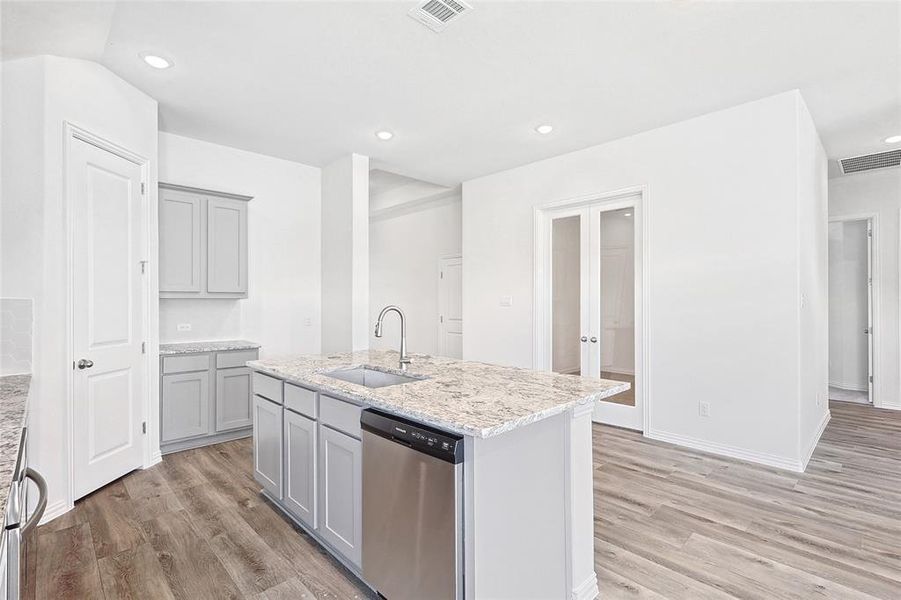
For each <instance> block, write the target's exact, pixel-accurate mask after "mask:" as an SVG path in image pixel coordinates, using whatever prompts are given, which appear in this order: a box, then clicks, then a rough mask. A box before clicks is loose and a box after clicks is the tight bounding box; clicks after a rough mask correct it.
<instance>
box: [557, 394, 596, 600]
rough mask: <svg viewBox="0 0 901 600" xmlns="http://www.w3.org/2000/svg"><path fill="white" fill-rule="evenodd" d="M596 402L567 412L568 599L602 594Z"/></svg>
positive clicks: (589, 598) (578, 599) (590, 598)
mask: <svg viewBox="0 0 901 600" xmlns="http://www.w3.org/2000/svg"><path fill="white" fill-rule="evenodd" d="M593 408H594V403H588V404H584V405H579V406H576V407H575V408H572V409H570V410H568V411H567V413H566V416H567V417H568V418H566V420H565V422H566V429H567V431H566V454H567V457H566V464H567V468H566V478H567V481H566V485H565V489H566V490H567V491H568V497H567V499H566V520H567V524H566V532H567V534H568V535H569V540H568V542H567V547H568V553H567V557H568V559H569V562H568V564H567V567H566V571H567V576H568V578H569V579H568V581H567V586H566V587H567V590H568V592H567V596H566V597H567V598H571V599H572V600H592V599H593V598H596V597H597V596H598V595H599V590H598V579H597V575H596V574H595V572H594V462H593V452H592V443H593V436H592V430H591V415H592V412H593Z"/></svg>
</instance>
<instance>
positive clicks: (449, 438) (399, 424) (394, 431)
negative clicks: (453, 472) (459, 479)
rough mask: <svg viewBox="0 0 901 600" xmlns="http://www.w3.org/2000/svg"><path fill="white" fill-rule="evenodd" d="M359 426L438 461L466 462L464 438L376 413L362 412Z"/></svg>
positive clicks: (407, 420) (374, 411)
mask: <svg viewBox="0 0 901 600" xmlns="http://www.w3.org/2000/svg"><path fill="white" fill-rule="evenodd" d="M360 425H361V426H362V428H363V429H365V430H366V431H369V432H371V433H374V434H376V435H379V436H382V437H384V438H388V439H390V440H393V441H395V442H398V443H401V444H404V445H406V446H410V447H411V448H413V449H415V450H419V451H420V452H424V453H426V454H429V455H431V456H434V457H435V458H440V459H441V460H444V461H447V462H451V463H454V464H456V463H459V462H462V461H463V436H460V435H456V434H453V433H448V432H446V431H439V430H437V429H434V428H432V427H428V426H425V425H422V424H420V423H416V422H414V421H410V420H409V419H405V418H403V417H396V416H394V415H390V414H387V413H383V412H380V411H377V410H373V409H366V410H364V411H363V413H362V416H361V417H360Z"/></svg>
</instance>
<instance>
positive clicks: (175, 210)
mask: <svg viewBox="0 0 901 600" xmlns="http://www.w3.org/2000/svg"><path fill="white" fill-rule="evenodd" d="M201 209H202V201H201V197H200V196H197V195H195V194H189V193H185V192H179V191H176V190H169V189H160V196H159V211H160V216H159V234H160V292H186V293H192V294H198V293H199V292H200V284H201V280H200V260H201V250H200V243H201V235H200V234H201Z"/></svg>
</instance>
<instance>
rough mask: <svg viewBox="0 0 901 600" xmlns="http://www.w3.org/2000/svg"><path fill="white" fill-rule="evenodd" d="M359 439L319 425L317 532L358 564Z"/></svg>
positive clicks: (360, 533)
mask: <svg viewBox="0 0 901 600" xmlns="http://www.w3.org/2000/svg"><path fill="white" fill-rule="evenodd" d="M362 468H363V467H362V451H361V444H360V440H358V439H355V438H352V437H351V436H349V435H346V434H343V433H341V432H339V431H335V430H334V429H331V428H329V427H325V426H320V427H319V507H318V508H319V515H318V517H319V534H320V535H321V536H322V538H323V539H324V540H325V541H326V542H328V543H329V544H330V545H331V546H332V547H333V548H334V549H335V550H337V551H338V552H340V553H341V554H342V555H344V557H345V558H347V559H348V560H349V561H351V562H352V563H353V564H355V565H357V566H360V559H361V555H362V541H363V527H362V518H363V496H362V489H361V488H362V481H363V471H362Z"/></svg>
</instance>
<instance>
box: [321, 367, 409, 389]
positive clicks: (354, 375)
mask: <svg viewBox="0 0 901 600" xmlns="http://www.w3.org/2000/svg"><path fill="white" fill-rule="evenodd" d="M323 375H325V376H327V377H333V378H335V379H340V380H342V381H347V382H349V383H355V384H357V385H362V386H364V387H368V388H381V387H388V386H389V385H399V384H401V383H410V382H411V381H420V380H421V379H422V378H420V377H409V376H407V375H396V374H394V373H385V372H384V371H376V370H375V369H367V368H366V367H355V368H353V369H337V370H335V371H329V372H328V373H323Z"/></svg>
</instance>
